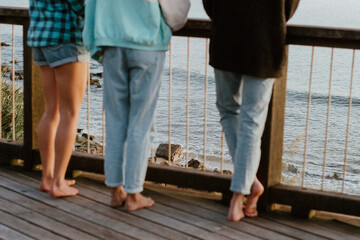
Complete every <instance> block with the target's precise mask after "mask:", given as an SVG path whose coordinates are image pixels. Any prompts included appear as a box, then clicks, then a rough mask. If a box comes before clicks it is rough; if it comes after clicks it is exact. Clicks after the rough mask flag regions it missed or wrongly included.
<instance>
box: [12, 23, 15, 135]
mask: <svg viewBox="0 0 360 240" xmlns="http://www.w3.org/2000/svg"><path fill="white" fill-rule="evenodd" d="M15 115H16V112H15V27H14V25H12V140H16V139H15V134H16V129H15Z"/></svg>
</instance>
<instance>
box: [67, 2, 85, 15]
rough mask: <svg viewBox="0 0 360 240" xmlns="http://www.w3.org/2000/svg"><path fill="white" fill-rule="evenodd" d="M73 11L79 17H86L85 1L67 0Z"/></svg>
mask: <svg viewBox="0 0 360 240" xmlns="http://www.w3.org/2000/svg"><path fill="white" fill-rule="evenodd" d="M67 1H68V3H69V6H70V7H71V10H73V11H74V12H75V13H76V14H77V15H80V16H84V7H85V0H67Z"/></svg>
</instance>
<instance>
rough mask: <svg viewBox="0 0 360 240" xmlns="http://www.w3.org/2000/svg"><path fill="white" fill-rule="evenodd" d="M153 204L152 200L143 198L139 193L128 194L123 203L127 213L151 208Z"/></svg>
mask: <svg viewBox="0 0 360 240" xmlns="http://www.w3.org/2000/svg"><path fill="white" fill-rule="evenodd" d="M154 204H155V202H154V200H152V199H151V198H148V197H144V196H143V195H142V194H141V193H134V194H130V193H129V194H128V196H127V198H126V201H125V209H126V210H127V211H135V210H138V209H141V208H147V207H151V206H152V205H154Z"/></svg>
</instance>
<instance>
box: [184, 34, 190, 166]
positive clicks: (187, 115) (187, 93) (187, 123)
mask: <svg viewBox="0 0 360 240" xmlns="http://www.w3.org/2000/svg"><path fill="white" fill-rule="evenodd" d="M189 105H190V37H188V39H187V86H186V139H185V142H186V153H185V168H187V167H188V161H189V159H188V158H189Z"/></svg>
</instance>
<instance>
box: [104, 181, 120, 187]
mask: <svg viewBox="0 0 360 240" xmlns="http://www.w3.org/2000/svg"><path fill="white" fill-rule="evenodd" d="M105 185H106V186H108V187H120V186H124V183H122V182H120V183H109V182H107V181H105Z"/></svg>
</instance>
